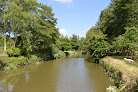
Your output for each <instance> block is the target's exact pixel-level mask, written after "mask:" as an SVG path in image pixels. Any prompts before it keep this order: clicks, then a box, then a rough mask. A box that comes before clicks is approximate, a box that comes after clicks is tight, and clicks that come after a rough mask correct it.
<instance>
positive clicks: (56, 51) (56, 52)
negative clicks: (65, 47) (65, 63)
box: [52, 47, 66, 58]
mask: <svg viewBox="0 0 138 92" xmlns="http://www.w3.org/2000/svg"><path fill="white" fill-rule="evenodd" d="M52 52H53V57H54V58H60V57H65V56H66V54H65V53H64V52H63V51H61V50H59V49H58V48H57V47H53V48H52Z"/></svg>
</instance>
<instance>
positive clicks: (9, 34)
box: [9, 31, 11, 49]
mask: <svg viewBox="0 0 138 92" xmlns="http://www.w3.org/2000/svg"><path fill="white" fill-rule="evenodd" d="M10 37H11V32H10V31H9V49H10V43H11V41H10Z"/></svg>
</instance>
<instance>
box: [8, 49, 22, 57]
mask: <svg viewBox="0 0 138 92" xmlns="http://www.w3.org/2000/svg"><path fill="white" fill-rule="evenodd" d="M7 53H8V55H9V56H10V57H12V56H14V57H18V56H20V55H21V51H20V49H19V48H12V49H8V50H7Z"/></svg>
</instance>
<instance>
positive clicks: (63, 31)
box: [59, 29, 69, 36]
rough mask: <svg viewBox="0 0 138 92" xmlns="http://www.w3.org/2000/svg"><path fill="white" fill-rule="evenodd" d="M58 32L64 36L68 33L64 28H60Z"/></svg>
mask: <svg viewBox="0 0 138 92" xmlns="http://www.w3.org/2000/svg"><path fill="white" fill-rule="evenodd" d="M59 32H60V34H62V35H64V36H66V35H68V34H69V33H68V31H67V30H66V29H60V30H59Z"/></svg>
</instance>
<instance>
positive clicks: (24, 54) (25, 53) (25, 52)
mask: <svg viewBox="0 0 138 92" xmlns="http://www.w3.org/2000/svg"><path fill="white" fill-rule="evenodd" d="M21 55H23V56H27V49H26V48H21Z"/></svg>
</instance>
